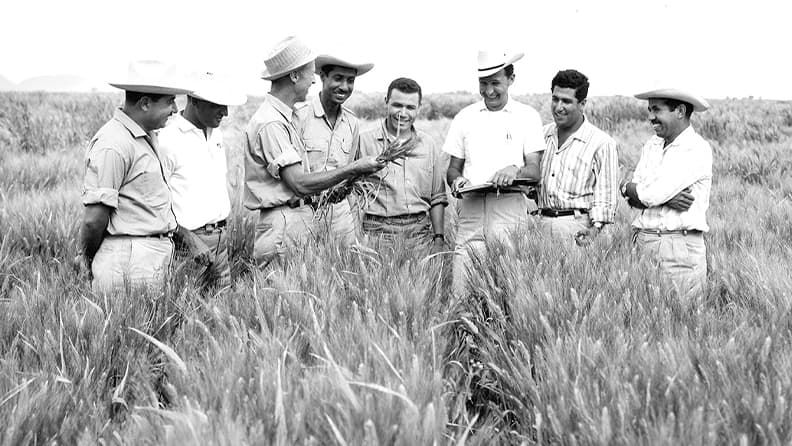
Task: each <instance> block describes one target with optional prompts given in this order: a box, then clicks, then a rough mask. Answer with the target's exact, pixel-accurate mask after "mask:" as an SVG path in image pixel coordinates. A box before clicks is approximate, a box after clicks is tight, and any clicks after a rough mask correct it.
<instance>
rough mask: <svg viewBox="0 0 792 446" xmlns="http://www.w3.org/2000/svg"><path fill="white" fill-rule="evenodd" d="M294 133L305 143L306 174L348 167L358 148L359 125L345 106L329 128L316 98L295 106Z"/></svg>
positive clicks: (304, 161)
mask: <svg viewBox="0 0 792 446" xmlns="http://www.w3.org/2000/svg"><path fill="white" fill-rule="evenodd" d="M295 127H296V128H297V132H298V134H299V135H300V138H302V140H303V143H304V144H305V151H306V153H305V155H304V158H303V166H304V168H305V171H306V172H324V171H326V170H331V169H337V168H339V167H342V166H345V165H347V164H349V162H350V161H351V158H352V157H353V156H354V155H355V151H356V150H357V147H358V141H359V137H358V133H359V127H360V124H359V122H358V119H357V117H355V115H354V114H353V113H352V112H351V111H350V110H349V109H347V108H346V107H344V106H341V110H340V111H339V113H338V117H336V122H335V126H332V125H330V121H329V120H328V119H327V115H326V114H325V111H324V107H322V101H321V100H320V99H319V95H316V96H314V97H313V99H312V100H311V101H309V102H306V103H304V104H300V105H299V106H297V120H296V122H295Z"/></svg>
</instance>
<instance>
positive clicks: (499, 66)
mask: <svg viewBox="0 0 792 446" xmlns="http://www.w3.org/2000/svg"><path fill="white" fill-rule="evenodd" d="M504 65H506V64H499V65H495V66H492V67H489V68H479V69H478V70H479V71H489V70H494V69H496V68H501V67H503V66H504Z"/></svg>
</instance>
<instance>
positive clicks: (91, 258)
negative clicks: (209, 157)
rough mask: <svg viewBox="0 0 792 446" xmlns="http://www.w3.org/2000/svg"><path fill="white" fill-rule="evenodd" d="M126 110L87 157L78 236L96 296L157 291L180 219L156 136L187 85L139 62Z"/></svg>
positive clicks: (125, 86) (127, 83)
mask: <svg viewBox="0 0 792 446" xmlns="http://www.w3.org/2000/svg"><path fill="white" fill-rule="evenodd" d="M110 85H112V86H114V87H117V88H120V89H122V90H125V92H126V96H125V101H124V106H123V107H122V108H120V109H118V110H116V111H115V114H114V115H113V118H112V119H110V121H108V122H107V123H106V124H105V125H104V126H102V128H100V129H99V131H98V132H97V133H96V135H95V136H94V137H93V138H92V139H91V142H90V144H89V145H88V150H87V153H86V157H85V162H86V170H85V180H84V183H83V194H82V203H83V205H85V214H84V217H83V223H82V228H81V241H82V250H83V256H84V258H85V261H86V262H87V265H88V266H89V267H90V271H91V273H92V277H93V281H92V287H93V288H94V290H97V291H98V290H103V291H106V290H109V289H113V288H118V287H123V286H124V285H125V284H131V285H146V286H160V285H162V284H163V283H164V279H165V277H166V273H167V271H168V269H169V268H170V264H171V259H172V256H173V240H172V239H171V238H172V236H173V232H174V231H175V230H176V218H175V217H174V215H173V211H172V210H171V199H170V191H169V190H168V184H167V179H166V177H165V174H164V171H163V169H162V165H161V162H160V156H161V155H160V151H159V147H158V144H157V137H156V134H155V133H154V130H157V129H159V128H162V127H164V126H165V124H166V123H167V121H168V118H169V117H170V116H171V115H172V114H173V113H175V112H176V111H178V110H177V108H176V103H175V95H177V94H185V93H188V92H189V91H190V90H189V89H188V88H185V82H184V81H183V80H182V79H180V78H179V77H177V76H175V74H174V73H173V70H172V69H171V68H170V67H168V66H166V65H164V64H162V63H160V62H156V61H141V62H134V63H132V64H131V65H130V67H129V73H128V77H127V79H126V80H124V81H121V82H116V83H111V84H110Z"/></svg>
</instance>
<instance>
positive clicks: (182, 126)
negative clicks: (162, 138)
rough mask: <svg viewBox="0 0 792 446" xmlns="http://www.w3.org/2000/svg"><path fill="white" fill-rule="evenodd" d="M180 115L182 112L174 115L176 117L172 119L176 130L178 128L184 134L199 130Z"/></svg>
mask: <svg viewBox="0 0 792 446" xmlns="http://www.w3.org/2000/svg"><path fill="white" fill-rule="evenodd" d="M182 113H184V111H180V112H179V113H176V117H175V118H174V119H175V121H174V125H176V128H178V129H179V130H181V131H182V132H184V133H187V132H193V131H196V130H200V129H199V128H198V127H196V126H195V125H194V124H193V123H192V122H190V121H189V120H188V119H187V118H185V117H184V115H182Z"/></svg>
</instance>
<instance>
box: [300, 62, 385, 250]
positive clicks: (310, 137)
mask: <svg viewBox="0 0 792 446" xmlns="http://www.w3.org/2000/svg"><path fill="white" fill-rule="evenodd" d="M315 63H316V74H318V75H319V80H321V82H322V91H321V92H319V94H318V95H316V96H314V98H313V99H312V100H310V101H308V102H306V103H304V104H301V105H300V106H298V107H297V122H296V127H297V131H298V132H299V135H300V137H301V138H302V140H303V142H304V143H305V156H304V158H303V164H304V166H303V167H304V168H305V170H306V171H307V172H325V171H328V170H332V169H337V168H339V167H342V166H345V165H347V164H349V163H350V162H351V161H352V158H353V156H354V154H355V151H356V150H357V148H358V145H359V133H360V123H359V122H358V119H357V117H356V116H355V115H354V113H352V111H351V110H349V109H348V108H346V107H344V102H346V101H347V99H349V97H350V96H351V95H352V92H353V91H354V89H355V79H356V78H357V77H358V76H361V75H363V74H366V73H367V72H369V71H370V70H371V69H372V68H374V64H370V63H362V64H360V63H352V62H348V61H346V60H344V59H340V58H338V57H334V56H328V55H321V56H319V57H317V58H316V62H315ZM318 217H319V218H318V221H317V224H318V225H319V226H324V227H325V228H326V229H327V231H328V233H329V235H330V237H332V238H334V239H336V240H338V241H339V242H341V243H342V244H345V245H351V244H352V243H354V242H355V234H356V230H355V219H354V217H353V215H352V212H351V210H350V207H349V201H348V200H341V201H339V202H338V203H333V204H330V205H329V206H328V208H327V209H326V212H322V213H321V214H319V215H318ZM325 228H323V229H325Z"/></svg>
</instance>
